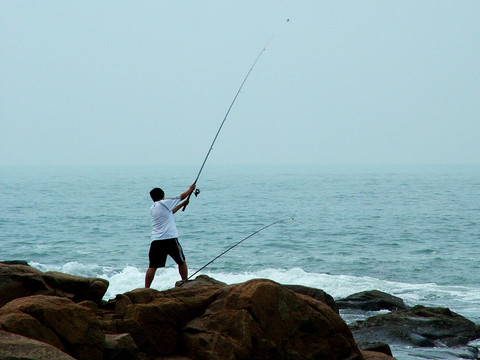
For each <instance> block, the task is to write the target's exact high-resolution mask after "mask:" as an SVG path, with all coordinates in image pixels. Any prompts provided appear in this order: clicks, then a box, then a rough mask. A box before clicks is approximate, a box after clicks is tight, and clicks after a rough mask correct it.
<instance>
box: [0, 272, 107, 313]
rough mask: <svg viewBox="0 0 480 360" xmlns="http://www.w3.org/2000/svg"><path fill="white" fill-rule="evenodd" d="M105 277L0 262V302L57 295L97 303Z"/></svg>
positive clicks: (103, 292)
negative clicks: (32, 296) (47, 270)
mask: <svg viewBox="0 0 480 360" xmlns="http://www.w3.org/2000/svg"><path fill="white" fill-rule="evenodd" d="M107 288H108V281H107V280H103V279H97V278H85V277H81V276H74V275H68V274H62V273H57V272H46V273H44V272H41V271H40V270H37V269H35V268H32V267H30V266H28V265H16V264H12V265H7V264H2V263H0V306H3V305H4V304H6V303H8V302H9V301H11V300H14V299H17V298H20V297H25V296H31V295H56V296H63V297H67V298H69V299H72V300H74V301H75V302H81V301H84V300H91V301H94V302H95V303H97V304H100V303H101V301H102V298H103V296H104V295H105V292H106V291H107Z"/></svg>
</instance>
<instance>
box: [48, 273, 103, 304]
mask: <svg viewBox="0 0 480 360" xmlns="http://www.w3.org/2000/svg"><path fill="white" fill-rule="evenodd" d="M42 277H43V279H44V280H45V282H46V283H47V285H49V287H50V288H52V289H55V291H56V295H60V296H64V297H68V298H70V299H72V300H73V301H75V302H81V301H84V300H91V301H93V302H96V303H97V304H100V303H101V302H102V298H103V296H104V295H105V293H106V291H107V289H108V281H107V280H104V279H97V278H86V277H81V276H75V275H69V274H63V273H59V272H53V271H49V272H46V273H44V274H43V275H42Z"/></svg>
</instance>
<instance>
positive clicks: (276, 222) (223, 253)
mask: <svg viewBox="0 0 480 360" xmlns="http://www.w3.org/2000/svg"><path fill="white" fill-rule="evenodd" d="M289 219H291V220H292V221H293V220H295V219H294V217H293V216H290V217H289ZM285 220H287V219H282V220H277V221H274V222H272V223H271V224H268V225H266V226H264V227H262V228H261V229H258V230H256V231H255V232H253V233H251V234H250V235H248V236H247V237H246V238H243V239H242V240H240V241H239V242H237V243H236V244H234V245H232V246H230V247H229V248H228V249H227V250H225V251H224V252H222V253H221V254H220V255H218V256H216V257H215V258H214V259H212V260H210V261H209V262H208V263H206V264H205V265H203V266H202V267H201V268H200V269H198V270H197V271H195V272H194V273H193V274H192V275H190V276H189V277H188V278H187V279H186V280H183V281H182V282H181V283H180V285H179V286H182V285H183V284H185V283H186V282H187V281H188V280H190V279H191V278H192V277H193V276H195V275H196V274H198V273H199V272H200V271H202V270H203V269H205V268H206V267H207V266H208V265H210V264H211V263H213V262H214V261H215V260H217V259H218V258H219V257H221V256H223V255H225V254H226V253H227V252H229V251H230V250H232V249H233V248H234V247H236V246H238V245H240V244H241V243H242V242H244V241H245V240H247V239H250V238H251V237H252V236H254V235H255V234H258V233H259V232H260V231H262V230H265V229H266V228H269V227H270V226H273V225H275V224H278V223H280V222H283V221H285Z"/></svg>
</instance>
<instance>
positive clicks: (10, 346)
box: [0, 330, 75, 360]
mask: <svg viewBox="0 0 480 360" xmlns="http://www.w3.org/2000/svg"><path fill="white" fill-rule="evenodd" d="M0 359H9V360H52V359H55V360H75V359H74V358H73V357H71V356H70V355H68V354H65V353H64V352H63V351H60V350H59V349H57V348H56V347H54V346H52V345H48V344H45V343H43V342H40V341H37V340H33V339H30V338H28V337H24V336H21V335H16V334H12V333H10V332H6V331H2V330H0Z"/></svg>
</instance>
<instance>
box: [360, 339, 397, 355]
mask: <svg viewBox="0 0 480 360" xmlns="http://www.w3.org/2000/svg"><path fill="white" fill-rule="evenodd" d="M357 344H358V347H359V348H360V349H361V350H365V351H375V352H380V353H383V354H385V355H388V356H393V355H392V349H390V345H388V344H385V343H382V342H373V343H357Z"/></svg>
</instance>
